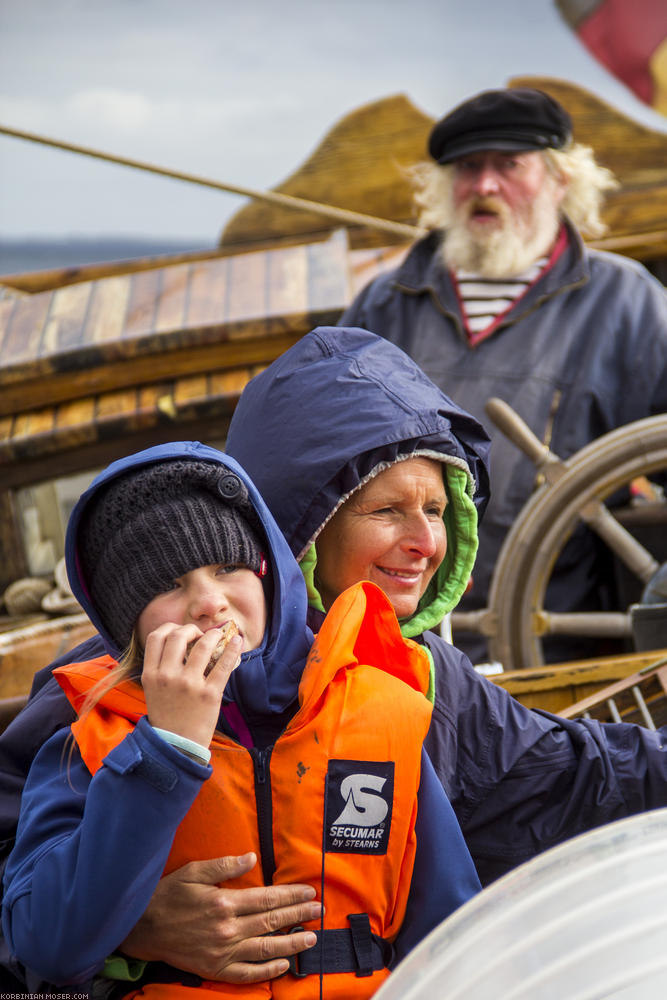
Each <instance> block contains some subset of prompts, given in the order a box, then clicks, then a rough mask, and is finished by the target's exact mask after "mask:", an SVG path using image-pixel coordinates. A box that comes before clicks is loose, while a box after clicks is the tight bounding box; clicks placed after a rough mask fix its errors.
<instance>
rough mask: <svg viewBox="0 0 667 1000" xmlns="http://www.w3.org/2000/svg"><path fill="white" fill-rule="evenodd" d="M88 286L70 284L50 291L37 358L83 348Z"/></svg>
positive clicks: (88, 299)
mask: <svg viewBox="0 0 667 1000" xmlns="http://www.w3.org/2000/svg"><path fill="white" fill-rule="evenodd" d="M91 287H92V286H91V285H88V284H84V285H70V286H69V287H68V288H59V289H58V291H56V292H54V293H53V300H52V302H51V309H50V312H49V318H48V320H47V321H46V324H45V326H44V335H43V337H42V341H41V343H40V345H39V357H40V358H50V357H51V356H53V355H57V354H64V353H66V352H67V351H70V350H73V349H75V348H77V347H85V343H84V337H83V332H84V326H85V319H86V311H87V309H88V302H89V301H90V293H91Z"/></svg>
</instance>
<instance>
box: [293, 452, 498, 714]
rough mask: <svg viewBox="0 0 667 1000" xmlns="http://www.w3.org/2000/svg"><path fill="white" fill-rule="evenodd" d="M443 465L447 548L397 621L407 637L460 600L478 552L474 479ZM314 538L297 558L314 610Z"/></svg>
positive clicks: (316, 602)
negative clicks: (411, 608) (415, 601)
mask: <svg viewBox="0 0 667 1000" xmlns="http://www.w3.org/2000/svg"><path fill="white" fill-rule="evenodd" d="M443 464H444V465H445V468H446V477H445V489H446V491H447V498H448V500H449V503H448V504H447V507H446V508H445V513H444V514H443V521H444V522H445V528H446V531H447V552H446V554H445V558H444V559H443V561H442V563H441V564H440V566H439V567H438V570H437V572H436V573H435V574H434V576H433V579H432V580H431V582H430V583H429V585H428V588H427V590H426V593H425V594H424V596H423V597H422V599H421V600H420V602H419V605H418V607H417V610H416V611H415V613H414V614H413V615H412V616H411V617H410V618H407V619H404V620H403V621H401V622H400V625H401V633H402V634H403V635H404V636H405V637H406V638H408V639H410V638H413V637H414V636H416V635H421V633H422V632H425V631H426V630H427V629H430V628H435V627H436V626H437V625H439V624H440V622H441V621H442V619H443V618H444V617H445V615H446V614H448V613H449V612H450V611H452V610H453V609H454V608H455V607H456V605H457V604H458V603H459V601H460V600H461V597H462V596H463V594H464V592H465V589H466V587H467V585H468V580H469V579H470V574H471V573H472V568H473V565H474V563H475V557H476V555H477V544H478V540H477V509H476V507H475V505H474V503H473V500H472V494H473V489H474V483H473V480H472V478H471V476H470V475H469V473H468V472H466V471H465V470H464V469H461V468H459V467H458V466H455V465H451V464H450V463H448V462H446V461H445V462H443ZM316 544H317V543H316V542H313V543H312V544H311V546H310V547H309V548H308V549H307V551H306V553H305V555H304V556H303V558H302V559H301V561H300V564H299V565H300V566H301V572H302V573H303V575H304V579H305V581H306V589H307V591H308V603H309V605H310V606H311V607H312V608H315V609H316V610H317V611H322V612H324V610H325V609H324V607H323V605H322V598H321V597H320V594H319V591H318V589H317V587H316V585H315V569H316V566H317V549H316ZM429 659H430V660H431V679H430V683H429V700H431V701H432V700H433V694H434V677H433V660H432V657H431V656H430V654H429Z"/></svg>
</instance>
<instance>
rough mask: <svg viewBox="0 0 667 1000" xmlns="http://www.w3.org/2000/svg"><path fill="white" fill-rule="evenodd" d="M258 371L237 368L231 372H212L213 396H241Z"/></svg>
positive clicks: (254, 368) (255, 369)
mask: <svg viewBox="0 0 667 1000" xmlns="http://www.w3.org/2000/svg"><path fill="white" fill-rule="evenodd" d="M257 371H258V369H257V368H256V367H252V368H236V369H235V370H234V371H230V372H212V373H211V377H210V383H211V395H213V396H237V397H238V396H240V395H241V393H242V392H243V390H244V389H245V387H246V385H247V384H248V382H249V381H250V379H251V378H253V376H254V375H256V374H257Z"/></svg>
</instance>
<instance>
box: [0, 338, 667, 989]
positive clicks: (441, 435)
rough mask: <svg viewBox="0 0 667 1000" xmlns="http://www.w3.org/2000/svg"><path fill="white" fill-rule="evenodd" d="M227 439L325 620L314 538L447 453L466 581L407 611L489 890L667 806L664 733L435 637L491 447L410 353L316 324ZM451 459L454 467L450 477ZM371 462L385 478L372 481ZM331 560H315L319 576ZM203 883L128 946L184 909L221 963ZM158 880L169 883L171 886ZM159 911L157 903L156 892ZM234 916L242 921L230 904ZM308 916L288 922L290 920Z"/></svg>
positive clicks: (40, 699) (447, 771) (441, 586)
mask: <svg viewBox="0 0 667 1000" xmlns="http://www.w3.org/2000/svg"><path fill="white" fill-rule="evenodd" d="M227 447H228V450H229V451H230V452H231V453H233V454H234V455H235V456H236V457H237V458H238V459H239V460H240V461H241V463H242V464H244V465H245V466H247V467H248V469H250V470H251V473H252V476H253V478H254V479H255V480H256V481H257V482H258V483H259V484H260V488H261V491H262V493H263V495H264V496H265V498H266V501H267V504H268V506H269V507H270V509H271V510H272V513H273V514H274V516H275V517H276V519H277V521H278V524H279V527H280V529H281V531H282V532H283V533H284V534H285V537H286V538H287V540H288V542H289V545H290V547H291V549H292V552H293V553H294V554H295V555H296V556H297V557H300V558H301V559H302V566H303V568H304V570H305V573H306V576H307V578H308V581H309V601H310V605H311V608H310V614H311V616H312V620H313V624H314V626H315V627H317V622H318V621H321V620H322V618H323V610H322V609H323V608H324V604H323V603H322V600H321V595H320V594H319V593H316V590H317V586H316V585H317V582H318V573H317V563H316V562H315V557H316V556H317V555H318V548H319V549H321V547H322V543H323V541H324V544H325V546H326V545H327V542H328V552H327V555H328V556H330V554H331V551H332V549H333V551H334V553H335V542H336V536H335V534H334V533H335V532H337V531H338V525H339V524H340V523H341V522H340V520H339V521H338V522H337V523H335V524H333V526H332V527H331V529H330V532H329V538H328V539H327V538H324V539H323V538H322V537H320V540H319V546H318V541H317V539H318V537H319V536H320V535H321V534H322V532H321V529H322V526H323V525H324V523H325V522H327V521H329V522H333V521H334V518H333V517H332V514H333V512H334V511H335V510H336V509H338V508H341V509H343V508H344V509H347V510H352V511H353V512H354V506H355V505H354V502H353V503H352V504H351V505H350V506H349V507H347V506H346V505H345V503H344V501H345V499H346V498H348V497H354V495H355V493H356V495H357V497H359V495H360V489H364V488H365V486H366V483H367V482H368V483H372V482H373V481H375V482H376V483H381V482H382V479H381V473H382V471H384V469H385V468H391V467H393V466H396V465H397V464H400V462H399V460H403V461H405V460H410V456H412V455H413V453H414V452H415V450H417V451H422V449H423V450H424V451H425V452H428V453H435V454H436V458H435V459H434V458H433V457H432V454H431V455H430V457H427V458H426V459H425V460H426V461H438V462H440V463H441V464H442V467H443V468H444V469H445V470H446V473H447V479H448V484H447V485H448V490H449V491H450V499H449V504H448V508H447V518H448V522H447V525H446V528H447V546H448V557H447V558H448V559H449V569H450V570H453V571H454V572H455V573H456V576H457V579H456V583H455V584H454V585H451V584H450V583H449V572H447V573H439V574H437V576H436V577H435V580H434V583H433V585H432V586H431V587H430V589H429V590H428V591H427V592H426V594H425V596H424V598H423V599H420V602H419V606H418V608H417V611H416V613H413V614H406V615H404V616H402V617H403V621H402V628H403V631H404V633H406V634H409V635H412V636H413V637H414V638H415V639H416V640H417V641H419V642H422V643H423V644H424V645H426V646H427V647H428V649H429V651H430V654H431V656H432V658H433V673H432V678H433V691H432V695H433V698H434V702H433V715H432V721H431V727H430V730H429V733H428V736H427V740H426V746H427V748H428V751H429V755H430V757H431V760H432V761H433V764H434V767H435V770H436V772H437V774H438V777H439V778H440V780H441V782H442V784H443V786H444V787H445V789H446V791H447V793H448V795H449V798H450V800H451V802H452V805H453V807H454V810H455V812H456V814H457V816H458V819H459V822H460V823H461V827H462V830H463V833H464V836H465V838H466V842H467V843H468V845H469V847H470V849H471V853H472V856H473V859H474V861H475V864H476V867H477V870H478V872H479V875H480V878H481V881H482V884H487V883H488V882H491V881H492V880H493V879H495V878H497V877H498V876H500V875H502V874H504V873H506V872H508V871H510V870H511V869H512V868H514V867H516V866H517V865H518V864H520V863H522V862H523V861H526V860H529V859H530V858H532V857H534V856H535V855H536V854H538V853H539V852H540V851H543V850H546V849H547V848H549V847H551V846H553V845H555V844H558V843H561V842H562V841H564V840H566V839H567V838H569V837H572V836H575V835H576V834H577V833H581V832H584V831H586V830H588V829H591V828H593V827H594V826H598V825H601V824H603V823H606V822H611V821H612V820H614V819H619V818H622V817H623V816H627V815H630V814H632V813H636V812H640V811H642V810H646V809H650V808H656V807H659V806H663V805H665V804H667V750H666V749H665V746H666V742H665V734H664V731H663V732H662V733H661V732H658V733H652V732H650V731H648V730H646V729H643V728H642V727H639V726H631V725H614V724H612V725H599V724H597V723H595V722H569V721H567V720H564V719H561V718H558V717H555V716H553V715H550V714H548V713H545V712H541V711H531V710H528V709H526V708H525V707H524V706H523V705H521V704H520V703H518V702H516V701H515V700H514V699H513V698H511V697H510V696H509V695H508V694H507V692H506V691H505V690H504V689H503V688H501V687H500V686H497V685H495V684H493V683H491V682H489V681H487V680H486V679H485V678H484V677H482V676H480V674H478V673H477V672H476V671H475V670H474V669H473V668H472V666H471V664H470V663H469V661H468V660H467V658H466V657H465V656H464V655H463V654H462V653H460V652H459V651H458V650H456V649H455V648H454V647H453V646H451V645H449V644H448V643H446V642H445V641H444V640H442V639H441V638H440V637H439V636H438V635H437V634H436V633H435V632H433V631H431V629H432V628H433V627H434V626H435V625H436V623H438V622H439V621H440V619H441V618H442V615H443V614H444V613H446V611H447V610H449V609H450V608H452V607H454V606H455V604H456V601H457V599H458V597H457V595H458V594H460V592H461V591H462V588H464V587H465V584H466V582H467V574H468V572H469V569H470V565H471V564H472V550H473V548H474V530H473V527H474V520H473V519H474V513H473V505H476V509H477V510H478V511H479V512H481V510H482V509H483V506H484V502H485V500H486V497H487V495H488V478H487V473H486V456H487V450H488V441H487V438H486V435H485V434H484V432H483V430H482V429H481V427H480V426H479V424H478V423H477V422H476V421H475V420H474V419H473V418H472V417H470V416H468V415H467V414H466V413H465V412H464V411H462V410H461V409H460V408H459V407H458V406H456V405H454V404H452V402H451V401H450V400H449V399H448V398H447V397H446V396H445V395H444V394H443V393H442V392H441V391H440V390H439V389H438V388H437V387H436V386H435V385H434V384H433V383H432V382H431V381H430V380H429V379H428V378H426V377H425V376H424V374H423V373H422V372H421V370H420V369H419V367H418V366H417V365H416V364H415V363H414V362H413V361H412V360H411V359H410V358H409V357H408V356H407V355H406V354H405V353H404V352H403V351H401V350H400V349H399V348H397V347H395V346H394V345H392V344H390V343H388V342H387V341H386V340H384V339H382V338H378V337H376V336H375V335H374V334H372V333H369V332H367V331H362V330H358V329H345V328H323V329H319V330H316V331H313V332H312V333H310V334H309V335H307V336H306V337H304V338H303V339H302V340H301V341H299V342H298V343H297V344H296V345H295V346H294V347H293V348H291V349H290V350H289V351H287V352H286V353H285V354H284V355H283V356H282V357H281V358H279V359H278V360H277V361H276V362H274V364H272V365H271V366H270V367H269V368H268V369H267V370H266V371H265V372H264V373H262V374H260V375H259V376H258V377H257V378H256V379H254V380H253V381H252V382H251V383H250V384H249V385H248V386H247V388H246V389H245V391H244V393H243V394H242V397H241V400H240V402H239V405H238V407H237V410H236V413H235V415H234V419H233V422H232V427H231V431H230V435H229V439H228V445H227ZM450 466H451V468H452V469H453V470H454V469H455V470H458V471H457V472H455V473H454V475H453V477H452V479H453V483H450V482H449V478H450V477H449V469H450ZM374 471H376V472H377V473H378V474H377V475H372V473H373V472H374ZM369 477H370V478H369ZM362 484H363V486H362ZM473 484H474V495H472V494H473ZM343 516H346V515H343ZM457 526H460V532H461V539H462V540H461V543H460V544H459V539H458V537H457V536H458V534H459V532H458V530H457ZM332 539H333V542H332ZM313 542H314V550H313ZM320 555H321V553H320ZM329 565H331V564H330V563H329ZM340 565H341V566H343V565H344V561H343V559H342V549H341V560H340ZM321 569H322V563H321V559H320V574H319V577H320V582H321ZM326 582H327V581H326V580H325V583H326ZM329 582H330V581H329ZM334 582H335V581H334ZM325 596H326V595H325ZM329 596H331V595H329ZM399 614H400V612H399ZM97 650H99V640H91V641H90V642H89V643H86V644H84V646H83V647H82V648H80V649H79V650H78V651H77V655H78V657H79V658H80V659H84V658H86V657H88V656H91V655H94V652H95V651H97ZM50 671H51V668H45V670H44V671H42V672H41V674H40V675H38V676H37V678H36V681H35V693H34V695H35V696H34V697H33V698H32V699H31V702H30V703H29V705H28V707H27V709H25V710H24V712H22V713H21V714H20V715H19V717H18V718H17V719H16V720H15V722H14V723H13V724H12V726H10V728H9V730H8V731H7V733H6V734H5V735H4V736H3V737H1V738H0V767H2V769H3V771H4V773H5V776H6V777H7V779H8V780H7V782H6V785H5V787H6V795H4V796H3V795H2V789H0V822H1V824H2V828H3V830H4V836H5V837H6V838H7V839H8V840H11V837H12V835H13V830H14V827H15V823H16V814H17V807H18V802H19V801H20V789H21V787H22V783H23V780H24V775H25V773H26V771H27V768H28V766H29V762H30V760H31V758H32V756H33V755H34V753H35V749H36V747H38V746H39V745H40V744H41V743H42V742H43V741H44V739H45V738H46V735H48V733H49V731H53V730H54V729H55V728H57V727H58V726H62V725H63V724H64V723H67V722H69V721H70V717H69V715H68V710H69V706H68V704H67V703H66V702H65V705H64V707H63V700H64V699H63V697H62V694H61V693H60V692H59V689H58V688H57V685H56V684H55V682H54V681H53V680H51V679H50V677H51V672H50ZM10 782H11V783H10ZM217 880H218V881H220V880H221V879H220V878H218V879H217ZM193 881H197V879H194V880H193V879H192V878H190V877H189V876H188V877H185V876H184V878H183V882H182V883H181V885H180V888H181V890H182V891H183V893H185V894H186V895H187V899H186V900H185V902H184V905H183V909H182V910H179V909H178V907H177V904H178V898H179V897H178V893H177V894H176V897H175V898H174V899H173V900H172V902H170V903H167V902H166V901H165V902H164V903H163V904H162V905H161V907H160V908H159V911H158V912H157V914H156V916H155V917H154V918H153V919H151V920H150V921H148V922H145V921H144V922H142V923H141V924H140V926H139V927H138V928H137V929H136V934H137V937H136V938H135V939H134V940H133V942H132V946H131V954H135V955H138V956H144V955H146V953H151V954H154V952H155V950H156V947H157V945H156V941H157V939H158V938H159V939H160V946H159V950H160V954H161V955H164V953H165V944H164V941H165V934H166V929H167V927H168V925H169V923H170V921H171V918H172V917H173V916H175V914H176V913H177V912H178V914H179V917H178V921H179V925H178V926H179V928H180V929H181V933H180V934H179V936H178V937H177V939H176V943H175V945H173V944H172V945H171V947H179V949H180V948H182V954H183V956H184V957H183V958H182V959H181V961H187V960H188V959H190V960H191V965H192V967H197V966H198V964H201V963H203V962H206V961H208V960H209V959H208V957H207V956H208V954H210V955H212V956H214V957H213V959H211V960H212V961H219V962H220V965H221V966H222V965H224V964H225V961H226V960H225V959H223V958H222V957H221V954H222V944H221V940H220V938H219V937H218V939H216V940H215V941H213V942H212V943H211V946H210V949H208V951H207V956H204V954H203V952H202V953H200V954H198V955H197V957H196V958H195V951H196V949H197V946H198V944H199V943H200V942H203V941H204V940H205V938H206V934H207V932H208V928H209V927H211V926H212V924H213V921H212V918H211V915H210V910H208V909H207V917H206V919H204V917H203V916H202V919H201V921H200V924H199V925H198V926H197V925H196V921H195V922H193V929H192V933H191V934H190V933H188V934H187V935H186V934H185V933H184V932H183V931H182V928H183V927H184V925H185V921H184V917H183V914H184V913H185V912H187V911H188V910H189V912H191V913H194V912H195V911H196V910H199V911H200V912H202V914H203V911H204V908H205V906H207V905H208V904H207V902H206V901H207V900H208V898H209V896H210V886H208V885H204V884H203V883H204V879H203V877H202V876H201V875H200V876H199V877H198V881H199V882H201V883H202V884H200V885H198V886H195V885H194V884H193ZM161 888H162V889H163V890H166V889H167V880H163V883H162V886H161ZM176 888H177V887H175V890H176ZM275 888H277V887H272V889H275ZM280 889H281V890H285V891H286V887H280ZM221 893H222V890H221ZM165 900H166V896H165ZM195 902H196V906H195ZM274 905H277V903H273V902H272V903H271V904H269V902H268V900H267V902H266V905H265V907H264V909H265V910H266V913H265V914H264V916H262V917H260V914H259V913H258V912H257V913H256V914H255V917H253V921H254V922H253V923H252V924H251V925H249V926H248V929H247V930H245V929H244V930H243V932H242V936H244V937H248V944H247V945H244V946H243V947H244V948H246V947H247V948H250V943H249V936H250V935H251V934H253V933H254V934H257V933H258V931H257V930H254V931H253V930H252V928H253V927H256V926H257V922H261V921H263V920H265V921H267V922H268V920H269V919H271V920H273V919H278V917H277V913H276V912H275V911H274V912H269V911H270V910H271V907H272V906H274ZM151 906H156V907H157V906H158V900H157V898H156V899H155V900H154V901H153V903H152V904H151ZM244 912H247V911H244ZM244 919H248V920H250V918H249V917H248V918H244V917H241V918H240V920H241V921H242V920H244ZM230 920H232V921H233V923H234V926H236V927H238V926H239V915H238V912H237V911H235V910H234V909H233V908H232V910H230ZM298 922H299V921H298V920H288V919H286V920H285V923H284V924H283V925H282V926H286V927H287V926H290V924H292V923H298ZM190 923H191V922H190V921H188V925H189V924H190ZM160 925H161V927H162V929H163V930H162V936H161V937H160V935H159V934H158V929H159V927H160ZM264 926H265V927H266V926H267V925H266V924H265V925H264ZM171 941H174V938H173V937H172V938H171ZM254 941H255V946H256V943H257V939H256V938H255V939H254ZM295 950H296V949H295ZM243 954H246V955H247V954H249V951H248V952H246V951H244V952H243ZM254 957H255V959H257V958H259V957H260V956H259V953H258V952H255V953H254ZM267 958H268V956H267ZM265 968H266V974H267V975H271V974H274V973H273V971H272V967H271V963H270V962H269V963H268V964H267V965H266V967H265Z"/></svg>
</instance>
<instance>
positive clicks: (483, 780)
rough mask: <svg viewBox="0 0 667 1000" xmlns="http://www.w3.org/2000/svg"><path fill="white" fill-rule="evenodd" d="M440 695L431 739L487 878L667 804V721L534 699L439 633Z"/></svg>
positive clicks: (435, 649) (433, 643) (434, 644)
mask: <svg viewBox="0 0 667 1000" xmlns="http://www.w3.org/2000/svg"><path fill="white" fill-rule="evenodd" d="M428 644H429V647H430V648H431V652H432V653H433V654H434V661H435V663H436V700H435V705H434V710H433V719H432V722H431V728H430V730H429V733H428V736H427V738H426V742H425V745H426V747H427V750H428V753H429V756H430V757H431V760H432V761H433V764H434V767H435V770H436V773H437V774H438V777H439V778H440V780H441V781H442V783H443V785H444V787H445V790H446V791H447V793H448V795H449V797H450V800H451V803H452V806H453V807H454V811H455V812H456V815H457V817H458V820H459V822H460V824H461V828H462V830H463V834H464V836H465V839H466V843H467V844H468V846H469V848H470V851H471V853H472V856H473V859H474V861H475V864H476V866H477V871H478V872H479V875H480V878H481V880H482V884H484V885H486V884H488V883H489V882H491V881H493V880H494V879H496V878H498V877H499V876H500V875H503V874H505V873H506V872H508V871H510V870H511V869H512V868H515V867H516V866H517V865H518V864H521V863H522V862H524V861H528V860H529V859H530V858H532V857H534V856H535V855H536V854H539V853H540V852H541V851H544V850H546V849H547V848H549V847H553V846H554V845H556V844H559V843H562V841H564V840H567V839H568V838H570V837H573V836H575V835H577V834H579V833H584V832H585V831H587V830H591V829H593V828H594V827H597V826H601V825H602V824H604V823H610V822H612V821H613V820H616V819H621V818H623V817H625V816H630V815H633V814H635V813H638V812H642V811H644V810H647V809H655V808H660V807H662V806H665V805H667V729H666V728H665V727H663V728H662V729H661V730H658V731H657V732H653V731H651V730H649V729H644V728H642V727H641V726H635V725H629V724H615V723H608V724H600V723H597V722H592V721H591V722H588V721H570V720H566V719H561V718H560V717H559V716H555V715H550V714H549V713H547V712H542V711H539V710H531V709H527V708H525V707H524V706H523V705H521V704H520V703H519V702H518V701H516V700H515V699H514V698H512V697H511V696H510V695H509V694H508V693H507V692H506V691H505V690H504V689H503V688H501V687H499V686H498V685H495V684H493V683H492V682H491V681H489V680H487V679H486V678H484V677H482V676H481V675H479V674H478V673H477V672H476V671H475V670H474V669H473V667H472V665H471V664H470V662H469V661H468V659H467V658H466V657H465V656H464V655H463V654H462V653H460V652H459V651H458V650H456V649H454V648H453V647H452V646H449V645H448V644H447V643H445V642H444V641H443V640H441V639H440V638H439V637H437V636H433V635H431V634H430V633H429V636H428Z"/></svg>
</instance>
